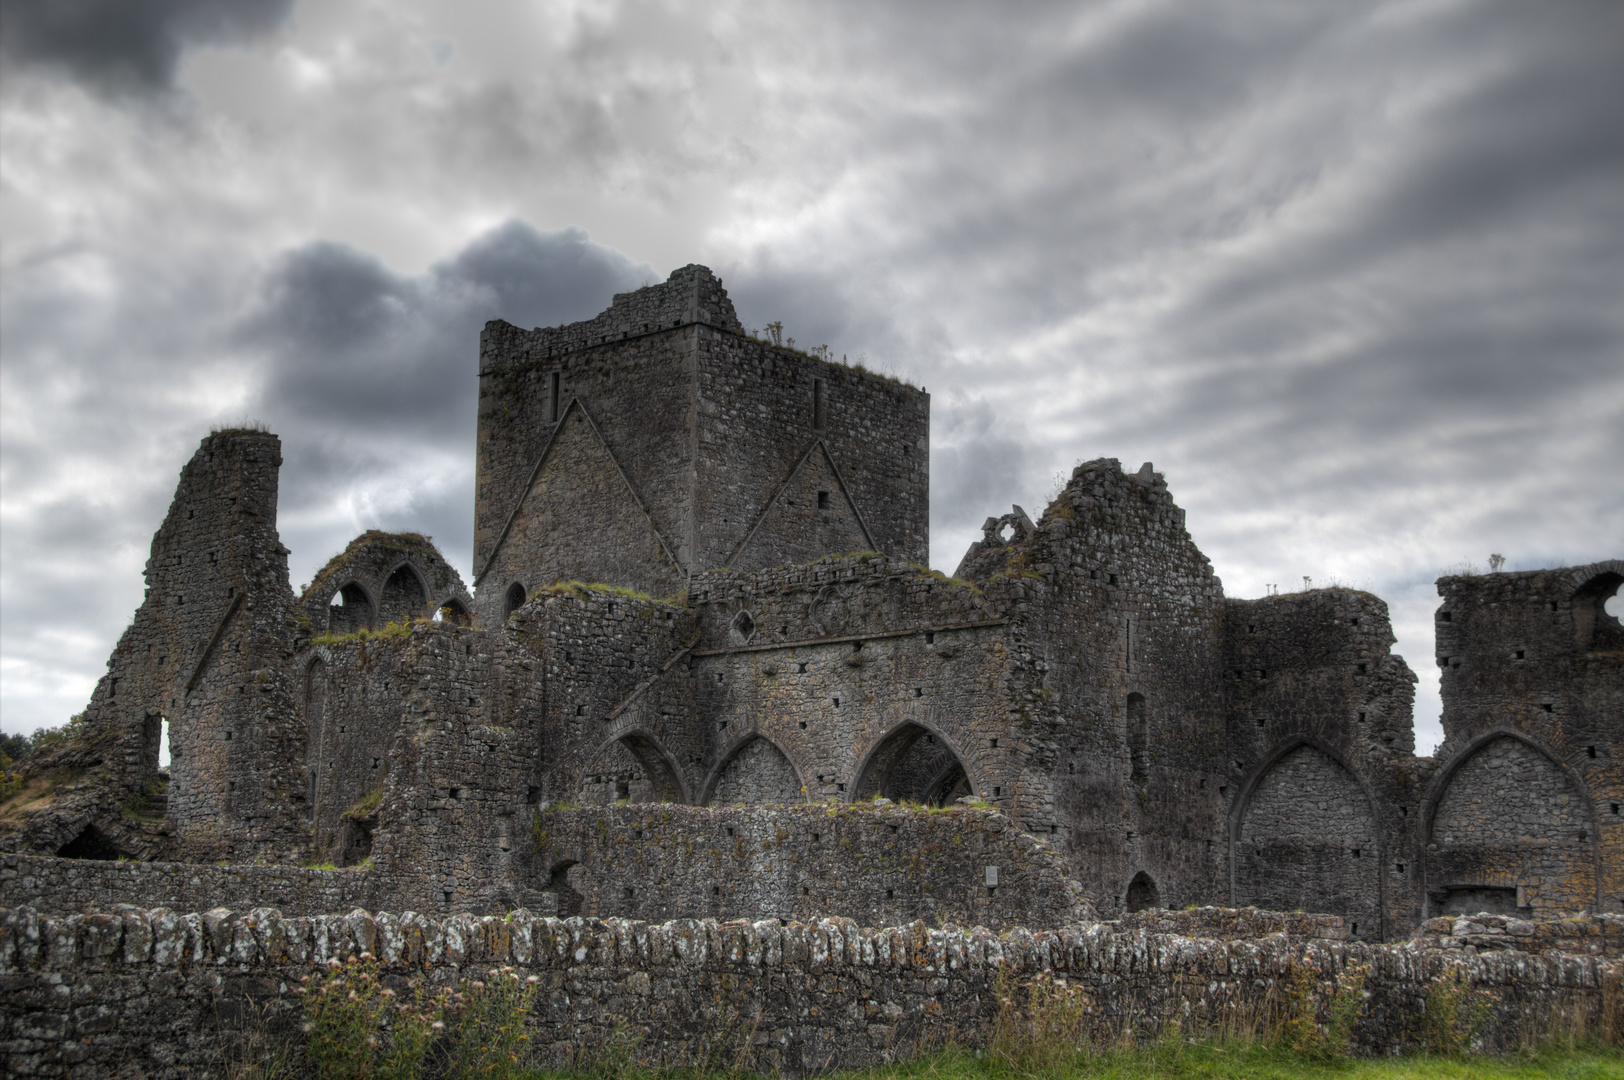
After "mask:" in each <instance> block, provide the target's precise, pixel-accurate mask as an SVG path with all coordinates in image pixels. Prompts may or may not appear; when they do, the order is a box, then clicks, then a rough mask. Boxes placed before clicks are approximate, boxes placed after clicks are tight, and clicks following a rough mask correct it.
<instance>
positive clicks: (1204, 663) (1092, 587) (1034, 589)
mask: <svg viewBox="0 0 1624 1080" xmlns="http://www.w3.org/2000/svg"><path fill="white" fill-rule="evenodd" d="M961 572H962V573H967V574H974V575H981V574H987V575H988V576H986V577H984V578H982V577H979V576H978V578H977V584H978V585H979V586H980V587H981V588H984V589H991V588H1003V589H1006V590H1008V592H1009V594H1010V596H1011V598H1012V601H1013V606H1014V608H1015V615H1014V617H1013V618H1012V621H1011V624H1010V628H1009V630H1008V631H1007V635H1006V637H1007V641H1008V647H1009V650H1010V654H1011V663H1010V671H1009V676H1008V689H1007V691H1006V692H1007V693H1008V695H1009V697H1008V703H1007V705H1006V716H1005V723H1004V726H1005V729H1006V732H1007V734H1006V735H1005V736H1002V738H1007V739H1009V740H1010V741H1011V742H1013V743H1014V744H1015V746H1016V747H1017V748H1018V752H1019V753H1020V755H1021V757H1022V759H1023V763H1022V769H1021V772H1020V774H1019V777H1018V778H1015V779H1013V783H1014V785H1015V787H1016V789H1017V791H1018V795H1017V798H1016V799H1015V800H1014V801H1015V805H1016V806H1017V807H1018V809H1017V810H1016V811H1015V812H1017V813H1018V815H1019V818H1020V820H1021V821H1022V822H1023V823H1024V824H1025V825H1026V826H1027V827H1028V828H1031V829H1033V831H1035V832H1038V833H1040V834H1042V833H1045V832H1048V833H1051V834H1052V835H1054V836H1055V837H1056V843H1057V844H1058V845H1059V847H1060V849H1061V850H1062V851H1063V852H1065V854H1066V855H1067V857H1068V859H1069V860H1070V861H1071V863H1072V866H1073V867H1074V870H1075V872H1076V873H1077V875H1078V876H1079V878H1080V879H1082V880H1084V881H1087V882H1089V883H1090V888H1091V889H1092V890H1094V897H1095V901H1096V903H1097V904H1099V905H1100V908H1101V911H1102V912H1104V913H1107V914H1112V913H1115V912H1118V911H1121V910H1122V909H1123V907H1124V906H1126V905H1127V901H1128V890H1129V883H1130V882H1131V881H1133V880H1135V879H1136V877H1138V876H1139V875H1144V878H1143V879H1141V880H1146V881H1149V882H1151V883H1153V884H1154V887H1155V891H1156V893H1157V894H1158V896H1159V899H1160V901H1161V903H1163V904H1165V905H1167V906H1174V907H1178V906H1183V905H1184V904H1186V903H1189V902H1190V901H1193V900H1202V899H1208V898H1211V897H1212V896H1213V895H1214V894H1215V892H1216V891H1217V890H1218V889H1219V888H1220V882H1221V880H1222V874H1223V866H1224V856H1225V852H1224V851H1223V850H1222V849H1221V848H1219V847H1218V846H1217V843H1216V840H1217V838H1218V837H1220V836H1221V835H1222V829H1223V826H1222V821H1223V802H1222V796H1221V795H1220V793H1219V791H1218V789H1219V787H1220V786H1222V785H1223V784H1224V782H1225V777H1226V776H1227V774H1228V769H1227V767H1226V754H1225V750H1226V749H1227V747H1226V741H1225V731H1224V727H1223V723H1222V719H1221V701H1222V691H1221V677H1220V671H1219V664H1218V658H1219V644H1220V633H1221V629H1222V600H1223V593H1222V586H1221V584H1220V583H1219V581H1218V579H1217V578H1216V577H1215V576H1214V575H1213V573H1212V567H1211V565H1210V564H1209V563H1208V562H1207V560H1206V558H1205V557H1204V556H1203V555H1202V554H1201V552H1200V551H1199V550H1198V549H1197V548H1196V547H1195V545H1194V544H1193V543H1192V542H1191V540H1190V537H1189V534H1188V533H1187V532H1186V531H1185V528H1184V514H1183V511H1181V510H1179V509H1178V508H1177V506H1175V505H1174V503H1173V500H1172V497H1171V495H1169V493H1168V491H1167V485H1166V483H1165V481H1164V480H1163V479H1162V477H1161V476H1160V475H1159V474H1157V473H1155V472H1154V470H1153V469H1151V468H1150V467H1149V466H1148V465H1147V466H1146V467H1145V468H1143V469H1141V470H1139V471H1138V472H1137V473H1131V474H1129V473H1124V472H1123V470H1122V468H1121V465H1120V463H1119V462H1117V461H1115V460H1113V459H1101V460H1097V461H1091V462H1086V463H1084V464H1082V465H1079V466H1078V467H1077V468H1076V469H1074V470H1073V472H1072V477H1071V480H1070V482H1069V483H1068V484H1067V486H1066V488H1065V489H1064V490H1063V491H1062V492H1061V494H1060V495H1059V497H1058V498H1057V499H1056V500H1055V501H1054V502H1053V503H1052V504H1051V505H1050V506H1049V507H1047V508H1046V509H1045V510H1044V512H1043V514H1042V516H1041V517H1040V519H1039V520H1038V521H1037V522H1031V521H1030V519H1029V518H1028V517H1027V516H1026V515H1025V513H1024V512H1022V511H1020V510H1019V508H1016V513H1015V514H1014V515H1013V516H1012V517H1011V518H1010V519H1009V520H1007V521H1004V522H1003V523H1002V525H1001V524H1000V521H999V520H996V519H995V520H991V521H989V522H988V528H987V530H986V535H985V536H984V537H983V540H982V541H980V542H978V544H977V545H975V546H973V547H972V549H971V551H970V552H969V553H968V554H967V555H966V558H965V561H964V564H963V565H962V566H961Z"/></svg>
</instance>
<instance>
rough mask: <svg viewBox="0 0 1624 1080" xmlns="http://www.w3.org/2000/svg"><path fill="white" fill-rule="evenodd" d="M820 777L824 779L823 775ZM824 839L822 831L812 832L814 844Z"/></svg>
mask: <svg viewBox="0 0 1624 1080" xmlns="http://www.w3.org/2000/svg"><path fill="white" fill-rule="evenodd" d="M818 779H819V780H822V779H823V777H821V776H820V777H818ZM822 839H823V834H822V833H813V834H812V842H813V843H814V844H815V843H817V842H818V841H819V840H822Z"/></svg>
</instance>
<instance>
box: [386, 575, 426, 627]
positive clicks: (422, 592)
mask: <svg viewBox="0 0 1624 1080" xmlns="http://www.w3.org/2000/svg"><path fill="white" fill-rule="evenodd" d="M428 609H429V583H428V582H427V581H425V580H424V578H423V575H422V574H421V573H420V572H419V571H418V569H417V567H416V566H413V565H412V564H411V563H410V562H408V561H406V560H401V561H400V562H398V563H396V564H395V565H394V566H393V567H391V568H390V569H389V572H388V573H387V574H385V575H384V579H383V588H382V589H381V590H380V591H379V594H378V622H379V624H381V625H387V624H388V623H402V624H404V623H408V622H411V621H412V620H413V619H420V618H422V617H423V616H425V615H427V614H428V613H429V610H428Z"/></svg>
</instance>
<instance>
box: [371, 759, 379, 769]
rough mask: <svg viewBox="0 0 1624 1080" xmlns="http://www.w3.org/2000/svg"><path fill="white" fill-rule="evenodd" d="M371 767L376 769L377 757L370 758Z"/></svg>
mask: <svg viewBox="0 0 1624 1080" xmlns="http://www.w3.org/2000/svg"><path fill="white" fill-rule="evenodd" d="M372 767H373V768H374V769H376V768H377V767H378V759H377V758H373V759H372Z"/></svg>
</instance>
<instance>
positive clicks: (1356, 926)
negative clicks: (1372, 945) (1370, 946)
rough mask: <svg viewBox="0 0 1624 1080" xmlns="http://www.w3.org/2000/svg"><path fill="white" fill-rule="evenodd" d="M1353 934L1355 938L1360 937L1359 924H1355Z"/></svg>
mask: <svg viewBox="0 0 1624 1080" xmlns="http://www.w3.org/2000/svg"><path fill="white" fill-rule="evenodd" d="M1352 933H1353V936H1354V937H1358V936H1359V924H1358V923H1354V924H1353V931H1352Z"/></svg>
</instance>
